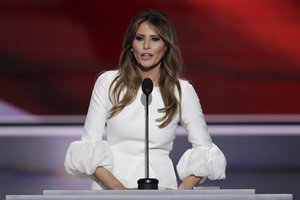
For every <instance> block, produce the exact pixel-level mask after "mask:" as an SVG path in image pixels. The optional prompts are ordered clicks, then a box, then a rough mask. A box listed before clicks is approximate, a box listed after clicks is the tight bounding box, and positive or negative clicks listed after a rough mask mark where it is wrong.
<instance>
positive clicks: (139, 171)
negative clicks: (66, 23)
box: [65, 71, 226, 189]
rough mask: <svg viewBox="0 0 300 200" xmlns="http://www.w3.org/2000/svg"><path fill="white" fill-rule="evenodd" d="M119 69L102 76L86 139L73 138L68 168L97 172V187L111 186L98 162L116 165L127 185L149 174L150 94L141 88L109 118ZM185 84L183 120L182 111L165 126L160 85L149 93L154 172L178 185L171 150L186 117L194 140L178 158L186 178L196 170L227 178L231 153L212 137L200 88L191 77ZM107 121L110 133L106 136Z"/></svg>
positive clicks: (162, 181)
mask: <svg viewBox="0 0 300 200" xmlns="http://www.w3.org/2000/svg"><path fill="white" fill-rule="evenodd" d="M116 74H117V71H108V72H105V73H103V74H102V75H101V76H99V78H98V79H97V81H96V83H95V86H94V89H93V93H92V97H91V101H90V106H89V110H88V113H87V116H86V121H85V124H84V131H83V134H82V136H81V141H75V142H73V143H71V145H70V146H69V148H68V151H67V153H66V158H65V169H66V171H67V172H68V173H69V174H72V175H76V176H78V177H80V178H86V177H90V178H92V179H93V180H94V181H93V183H92V186H91V188H92V189H105V188H104V187H103V186H102V185H101V184H100V183H98V182H97V180H96V178H95V177H94V176H93V173H94V172H95V170H96V167H97V166H103V167H104V168H106V169H108V170H110V171H111V172H112V173H113V174H114V176H115V177H116V178H117V179H118V180H119V181H121V182H122V183H123V184H124V186H125V187H127V188H137V180H138V179H140V178H144V177H145V156H144V152H145V106H144V104H145V103H144V102H145V96H144V94H143V92H142V90H141V89H140V90H139V91H138V94H137V97H136V98H135V100H134V101H133V102H132V103H131V104H130V105H128V106H126V107H125V108H124V109H123V110H122V111H121V112H120V113H119V114H118V115H116V116H115V117H113V118H111V119H107V116H108V112H109V110H110V108H111V107H112V104H111V102H110V100H109V86H110V84H111V83H112V81H113V79H114V78H115V77H116ZM180 85H181V89H182V114H181V120H182V121H180V119H179V114H177V115H176V116H175V117H174V119H173V120H172V121H171V123H170V124H169V125H168V126H166V127H165V128H162V129H161V128H159V127H158V126H157V125H158V124H159V123H157V122H156V121H155V120H156V119H158V118H160V117H162V116H163V113H159V112H157V109H159V108H163V107H164V104H163V100H162V97H161V94H160V90H159V88H158V87H154V88H153V91H152V93H151V95H150V96H149V154H150V158H149V176H150V177H153V178H156V179H158V180H159V184H158V186H159V188H169V189H177V187H178V186H177V181H176V176H175V171H174V166H173V163H172V161H171V159H170V158H169V153H170V151H171V150H172V147H173V141H174V138H175V131H176V128H177V125H178V123H180V122H181V124H183V125H184V128H185V130H186V132H187V133H188V140H189V142H191V143H192V148H191V149H188V150H187V151H186V152H185V153H184V154H183V156H182V157H181V159H180V160H179V162H178V164H177V173H178V175H179V177H180V179H184V178H185V177H187V176H189V175H191V174H194V175H196V176H202V177H208V178H209V179H211V180H215V179H223V178H225V168H226V159H225V157H224V155H223V153H222V151H221V150H220V149H219V148H218V147H217V146H216V145H215V144H213V142H212V140H211V138H210V135H209V133H208V131H207V125H206V123H205V119H204V116H203V112H202V109H201V105H200V103H199V99H198V97H197V94H196V92H195V90H194V88H193V87H192V85H190V84H189V83H188V82H187V81H183V80H180ZM105 126H106V133H107V139H106V140H103V132H104V129H105Z"/></svg>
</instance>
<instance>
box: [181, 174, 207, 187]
mask: <svg viewBox="0 0 300 200" xmlns="http://www.w3.org/2000/svg"><path fill="white" fill-rule="evenodd" d="M201 179H202V177H200V176H195V175H190V176H188V177H186V178H185V179H183V181H182V183H181V184H180V186H179V188H178V189H179V190H192V189H193V188H194V187H195V186H196V185H197V184H198V183H199V182H200V181H201Z"/></svg>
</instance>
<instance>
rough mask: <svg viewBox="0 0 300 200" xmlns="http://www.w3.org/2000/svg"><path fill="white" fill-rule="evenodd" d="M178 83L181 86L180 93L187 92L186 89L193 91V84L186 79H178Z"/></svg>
mask: <svg viewBox="0 0 300 200" xmlns="http://www.w3.org/2000/svg"><path fill="white" fill-rule="evenodd" d="M179 84H180V87H181V91H182V93H185V92H188V91H191V90H192V91H194V87H193V85H192V84H191V83H190V82H189V81H188V80H184V79H179Z"/></svg>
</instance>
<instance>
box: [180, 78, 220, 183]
mask: <svg viewBox="0 0 300 200" xmlns="http://www.w3.org/2000/svg"><path fill="white" fill-rule="evenodd" d="M181 105H182V113H181V123H182V125H183V126H184V128H185V130H186V132H187V133H188V141H189V142H190V143H191V144H192V148H191V149H188V150H187V151H186V152H185V153H184V154H183V156H182V157H181V158H180V160H179V162H178V164H177V172H178V175H179V177H180V179H184V178H185V177H187V176H189V175H192V174H193V175H195V176H202V177H208V178H209V179H211V180H215V179H223V178H225V169H226V159H225V156H224V154H223V152H222V151H221V150H220V149H219V148H218V147H217V146H216V145H215V144H214V143H213V142H212V140H211V137H210V135H209V133H208V129H207V125H206V122H205V119H204V115H203V112H202V108H201V105H200V102H199V99H198V96H197V94H196V92H195V90H194V88H193V87H192V85H190V84H189V83H188V82H186V81H185V82H183V84H182V104H181Z"/></svg>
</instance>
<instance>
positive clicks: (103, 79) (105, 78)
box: [96, 70, 119, 86]
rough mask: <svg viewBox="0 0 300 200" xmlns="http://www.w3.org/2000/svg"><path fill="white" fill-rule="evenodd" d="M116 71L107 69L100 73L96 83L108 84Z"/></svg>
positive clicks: (114, 76)
mask: <svg viewBox="0 0 300 200" xmlns="http://www.w3.org/2000/svg"><path fill="white" fill-rule="evenodd" d="M118 72H119V71H118V70H109V71H105V72H103V73H101V74H100V75H99V76H98V78H97V80H96V85H103V86H105V85H106V86H109V85H110V84H111V83H112V82H113V80H114V79H115V78H116V76H117V74H118Z"/></svg>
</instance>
